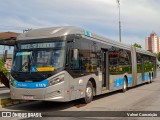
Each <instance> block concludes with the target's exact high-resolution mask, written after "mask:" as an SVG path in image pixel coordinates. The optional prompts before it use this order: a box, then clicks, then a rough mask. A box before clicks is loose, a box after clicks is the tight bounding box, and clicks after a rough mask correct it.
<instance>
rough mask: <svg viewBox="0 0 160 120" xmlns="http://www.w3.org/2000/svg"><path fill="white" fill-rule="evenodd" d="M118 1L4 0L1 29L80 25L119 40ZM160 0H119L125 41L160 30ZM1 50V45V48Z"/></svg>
mask: <svg viewBox="0 0 160 120" xmlns="http://www.w3.org/2000/svg"><path fill="white" fill-rule="evenodd" d="M116 1H117V0H1V1H0V32H5V31H13V32H22V31H23V29H26V28H33V29H36V28H42V27H51V26H64V25H65V26H68V25H69V26H78V27H81V28H84V29H86V30H89V31H91V32H94V33H97V34H99V35H102V36H105V37H107V38H110V39H113V40H116V41H119V28H118V22H119V11H118V4H117V2H116ZM159 5H160V0H120V8H121V25H122V42H123V43H127V44H134V43H135V42H136V43H138V44H141V45H142V47H143V49H144V39H145V37H147V36H149V35H150V33H151V32H152V31H154V32H156V33H157V34H158V35H159V33H160V10H159ZM1 49H2V48H1Z"/></svg>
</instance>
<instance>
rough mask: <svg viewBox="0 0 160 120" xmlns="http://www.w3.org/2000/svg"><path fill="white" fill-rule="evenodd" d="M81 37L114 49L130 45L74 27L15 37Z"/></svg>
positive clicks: (38, 31) (147, 52) (44, 29)
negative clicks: (105, 44) (111, 46)
mask: <svg viewBox="0 0 160 120" xmlns="http://www.w3.org/2000/svg"><path fill="white" fill-rule="evenodd" d="M73 34H75V35H81V36H82V37H84V38H86V37H87V38H88V39H93V40H95V41H99V42H102V43H107V44H109V45H113V46H115V47H119V48H123V49H128V50H130V49H131V45H127V44H124V43H120V42H118V41H113V40H110V39H108V38H105V37H102V36H99V35H97V34H95V33H92V32H89V31H87V30H85V29H82V28H78V27H74V26H61V27H49V28H40V29H33V30H30V31H28V32H26V33H23V34H20V35H19V36H18V37H17V40H18V41H19V40H20V41H21V40H31V39H38V38H53V37H61V36H66V35H73ZM136 51H137V52H139V53H143V54H147V55H151V56H155V55H154V54H153V53H151V52H149V51H145V50H141V49H137V48H136Z"/></svg>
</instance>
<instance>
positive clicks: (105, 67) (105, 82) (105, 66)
mask: <svg viewBox="0 0 160 120" xmlns="http://www.w3.org/2000/svg"><path fill="white" fill-rule="evenodd" d="M108 57H109V56H108V49H102V88H103V89H104V90H109V58H108Z"/></svg>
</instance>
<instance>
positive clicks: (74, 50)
mask: <svg viewBox="0 0 160 120" xmlns="http://www.w3.org/2000/svg"><path fill="white" fill-rule="evenodd" d="M78 54H79V52H78V49H72V60H78Z"/></svg>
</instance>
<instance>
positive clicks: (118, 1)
mask: <svg viewBox="0 0 160 120" xmlns="http://www.w3.org/2000/svg"><path fill="white" fill-rule="evenodd" d="M117 3H118V8H119V41H120V42H121V16H120V0H117Z"/></svg>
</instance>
